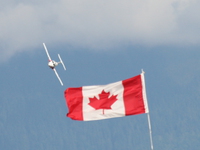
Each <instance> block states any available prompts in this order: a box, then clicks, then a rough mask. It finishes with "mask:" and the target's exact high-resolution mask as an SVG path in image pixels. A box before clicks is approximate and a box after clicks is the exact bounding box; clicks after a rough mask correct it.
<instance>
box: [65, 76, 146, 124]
mask: <svg viewBox="0 0 200 150" xmlns="http://www.w3.org/2000/svg"><path fill="white" fill-rule="evenodd" d="M65 99H66V103H67V106H68V108H69V112H68V114H67V116H68V117H70V118H71V119H73V120H79V121H91V120H100V119H108V118H115V117H123V116H129V115H137V114H142V113H148V112H149V110H148V104H147V99H146V92H145V82H144V73H141V74H140V75H137V76H135V77H132V78H129V79H126V80H122V81H119V82H115V83H110V84H107V85H98V86H83V87H78V88H68V89H66V90H65Z"/></svg>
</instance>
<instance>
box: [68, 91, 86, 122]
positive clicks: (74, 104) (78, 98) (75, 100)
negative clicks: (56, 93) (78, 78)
mask: <svg viewBox="0 0 200 150" xmlns="http://www.w3.org/2000/svg"><path fill="white" fill-rule="evenodd" d="M65 100H66V104H67V105H68V109H69V111H68V114H67V117H70V118H71V119H73V120H81V121H82V120H83V113H82V109H83V107H82V106H83V94H82V87H79V88H68V89H67V90H66V91H65Z"/></svg>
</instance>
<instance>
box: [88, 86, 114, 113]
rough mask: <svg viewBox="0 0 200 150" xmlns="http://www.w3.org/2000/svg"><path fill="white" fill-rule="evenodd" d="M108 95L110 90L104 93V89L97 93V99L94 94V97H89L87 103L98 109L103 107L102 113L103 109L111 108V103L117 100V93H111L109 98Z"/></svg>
mask: <svg viewBox="0 0 200 150" xmlns="http://www.w3.org/2000/svg"><path fill="white" fill-rule="evenodd" d="M109 95H110V92H108V93H106V92H105V91H104V90H103V91H102V92H101V94H99V98H100V99H97V98H96V97H95V96H94V98H89V100H90V103H88V104H89V105H90V106H92V107H93V108H95V109H96V110H98V109H103V114H104V109H112V108H111V105H112V104H113V103H114V102H115V101H116V100H117V99H116V97H117V95H112V96H111V97H110V98H108V97H109Z"/></svg>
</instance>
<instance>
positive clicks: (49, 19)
mask: <svg viewBox="0 0 200 150" xmlns="http://www.w3.org/2000/svg"><path fill="white" fill-rule="evenodd" d="M0 1H1V3H2V5H1V6H0V7H1V9H0V10H1V11H0V48H1V54H2V55H1V56H0V57H1V59H3V58H4V59H7V58H9V57H11V56H12V55H14V54H15V53H17V52H21V51H26V50H30V49H35V48H38V47H39V46H40V47H41V45H42V42H46V43H52V42H53V43H66V44H69V45H71V46H73V47H80V48H88V49H93V50H98V49H99V50H100V49H104V50H105V49H111V48H112V47H116V46H119V45H120V44H126V43H129V44H130V43H131V44H132V45H134V44H136V45H152V46H156V45H168V44H170V45H183V44H188V45H190V44H191V45H199V44H200V36H199V35H200V31H199V26H200V17H199V14H200V10H199V6H200V2H199V1H197V0H162V1H161V0H143V1H141V0H135V1H132V0H123V1H121V0H110V1H104V0H95V1H94V0H73V1H71V0H58V1H46V0H40V1H29V2H26V1H17V0H11V1H3V0H0Z"/></svg>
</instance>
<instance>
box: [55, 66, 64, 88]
mask: <svg viewBox="0 0 200 150" xmlns="http://www.w3.org/2000/svg"><path fill="white" fill-rule="evenodd" d="M53 71H54V72H55V74H56V76H57V78H58V80H59V81H60V84H61V85H62V86H63V83H62V80H61V79H60V77H59V75H58V73H57V71H56V69H55V68H54V69H53Z"/></svg>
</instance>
